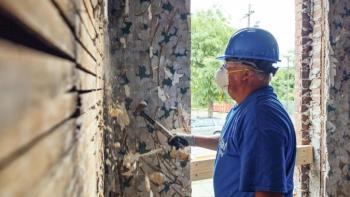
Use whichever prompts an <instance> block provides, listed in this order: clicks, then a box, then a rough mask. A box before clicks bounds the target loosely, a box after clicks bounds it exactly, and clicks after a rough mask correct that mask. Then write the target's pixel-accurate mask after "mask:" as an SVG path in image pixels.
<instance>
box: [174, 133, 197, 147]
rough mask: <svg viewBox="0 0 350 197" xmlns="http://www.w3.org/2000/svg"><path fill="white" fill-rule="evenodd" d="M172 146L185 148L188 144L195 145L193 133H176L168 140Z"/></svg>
mask: <svg viewBox="0 0 350 197" xmlns="http://www.w3.org/2000/svg"><path fill="white" fill-rule="evenodd" d="M168 144H169V145H170V146H174V147H175V148H176V150H177V149H179V148H184V147H186V146H194V145H195V140H194V136H193V135H188V134H176V135H175V136H174V137H172V138H170V139H169V141H168Z"/></svg>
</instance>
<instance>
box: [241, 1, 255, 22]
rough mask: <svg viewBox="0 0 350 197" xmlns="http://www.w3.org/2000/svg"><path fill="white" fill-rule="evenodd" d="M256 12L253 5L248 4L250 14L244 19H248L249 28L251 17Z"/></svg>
mask: <svg viewBox="0 0 350 197" xmlns="http://www.w3.org/2000/svg"><path fill="white" fill-rule="evenodd" d="M254 12H255V11H254V10H252V8H251V4H250V3H249V4H248V13H247V14H246V15H245V16H244V17H243V18H248V27H250V16H251V15H252V14H254Z"/></svg>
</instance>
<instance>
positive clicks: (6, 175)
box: [0, 119, 76, 196]
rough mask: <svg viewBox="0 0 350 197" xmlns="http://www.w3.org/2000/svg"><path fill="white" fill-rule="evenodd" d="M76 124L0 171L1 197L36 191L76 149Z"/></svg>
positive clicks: (69, 124)
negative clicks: (44, 177)
mask: <svg viewBox="0 0 350 197" xmlns="http://www.w3.org/2000/svg"><path fill="white" fill-rule="evenodd" d="M75 121H76V120H75V119H70V120H69V121H67V122H65V123H63V124H62V125H61V126H59V127H58V128H57V129H55V130H54V131H52V132H51V133H50V134H49V135H47V136H46V137H45V138H43V139H42V140H40V141H38V142H37V143H36V144H35V145H34V146H32V147H30V148H28V149H29V150H28V151H27V152H26V153H25V154H24V155H21V156H19V157H17V158H16V159H15V160H14V161H13V162H11V165H8V166H6V167H5V168H1V169H0V196H27V195H28V194H30V193H31V191H33V190H35V188H37V187H38V183H39V182H40V180H41V179H42V177H43V176H45V174H46V173H47V172H48V171H50V169H51V168H53V167H54V166H55V165H56V163H58V162H60V160H62V158H64V156H65V155H66V154H67V153H68V152H69V150H70V149H71V148H72V147H74V143H75V134H74V129H75ZM40 189H42V188H40ZM50 196H51V195H50Z"/></svg>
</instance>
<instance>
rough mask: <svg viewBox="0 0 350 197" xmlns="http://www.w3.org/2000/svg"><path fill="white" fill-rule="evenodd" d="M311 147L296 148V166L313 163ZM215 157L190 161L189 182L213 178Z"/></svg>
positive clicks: (210, 156)
mask: <svg viewBox="0 0 350 197" xmlns="http://www.w3.org/2000/svg"><path fill="white" fill-rule="evenodd" d="M312 155H313V153H312V146H311V145H300V146H297V155H296V164H295V165H304V164H311V163H312V161H313V156H312ZM214 160H215V155H209V156H207V157H201V158H196V159H195V160H192V161H191V180H192V181H198V180H203V179H209V178H212V176H213V170H214Z"/></svg>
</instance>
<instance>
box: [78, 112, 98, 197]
mask: <svg viewBox="0 0 350 197" xmlns="http://www.w3.org/2000/svg"><path fill="white" fill-rule="evenodd" d="M97 116H98V109H97V108H95V109H92V110H89V111H87V112H86V113H84V114H83V115H82V116H80V117H79V118H78V120H77V122H78V124H80V123H81V127H80V134H79V143H78V147H77V159H78V160H79V163H80V170H81V176H82V177H81V178H82V179H83V180H85V181H84V187H83V189H82V193H83V194H85V195H84V196H97V195H96V193H97V191H96V185H97V184H96V183H97V171H98V170H99V168H100V166H101V165H102V161H101V160H98V159H99V158H100V157H99V156H98V155H97V154H98V146H97V144H98V143H97V140H99V139H97V137H98V124H97Z"/></svg>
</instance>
